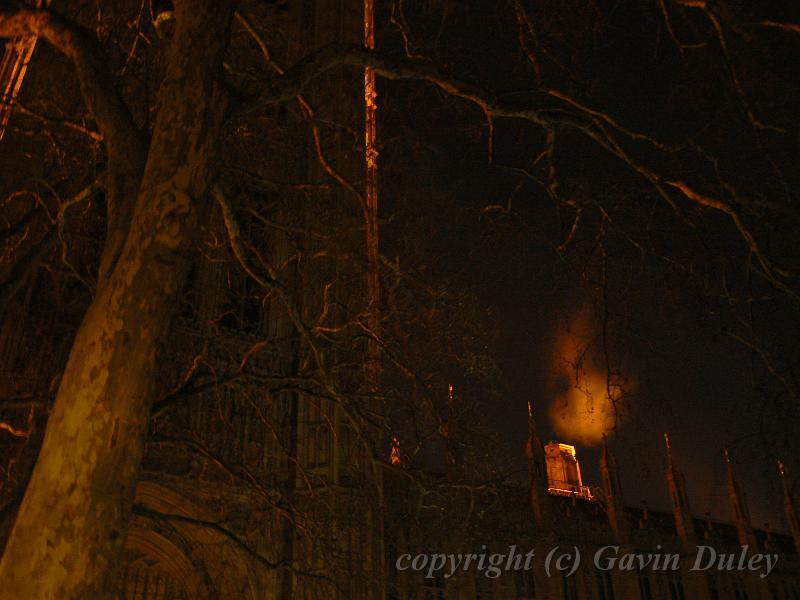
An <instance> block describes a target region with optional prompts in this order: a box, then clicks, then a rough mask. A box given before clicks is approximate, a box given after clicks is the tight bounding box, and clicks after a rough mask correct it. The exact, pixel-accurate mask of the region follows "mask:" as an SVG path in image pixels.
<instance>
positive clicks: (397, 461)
mask: <svg viewBox="0 0 800 600" xmlns="http://www.w3.org/2000/svg"><path fill="white" fill-rule="evenodd" d="M391 461H392V464H393V465H395V466H400V465H401V464H402V462H403V461H402V459H401V458H400V440H399V439H397V438H396V437H393V438H392V455H391Z"/></svg>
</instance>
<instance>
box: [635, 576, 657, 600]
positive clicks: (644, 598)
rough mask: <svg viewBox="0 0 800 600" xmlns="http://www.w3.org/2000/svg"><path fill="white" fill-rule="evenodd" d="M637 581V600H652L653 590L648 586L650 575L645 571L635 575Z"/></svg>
mask: <svg viewBox="0 0 800 600" xmlns="http://www.w3.org/2000/svg"><path fill="white" fill-rule="evenodd" d="M637 578H638V580H639V600H653V588H652V586H651V585H650V575H648V574H647V572H646V571H639V572H638V573H637Z"/></svg>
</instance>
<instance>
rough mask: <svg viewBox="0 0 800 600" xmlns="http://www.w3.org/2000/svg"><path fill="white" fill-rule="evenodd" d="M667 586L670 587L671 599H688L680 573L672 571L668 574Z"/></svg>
mask: <svg viewBox="0 0 800 600" xmlns="http://www.w3.org/2000/svg"><path fill="white" fill-rule="evenodd" d="M667 586H668V587H669V600H686V594H685V593H684V591H683V581H681V574H680V573H678V572H675V571H672V572H670V573H669V574H667Z"/></svg>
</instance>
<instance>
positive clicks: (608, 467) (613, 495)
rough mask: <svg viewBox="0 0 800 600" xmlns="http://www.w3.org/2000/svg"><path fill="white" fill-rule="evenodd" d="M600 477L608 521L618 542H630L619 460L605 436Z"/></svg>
mask: <svg viewBox="0 0 800 600" xmlns="http://www.w3.org/2000/svg"><path fill="white" fill-rule="evenodd" d="M600 476H601V477H602V479H603V491H604V492H605V497H606V511H607V512H608V521H609V523H610V525H611V529H612V530H613V531H614V535H615V536H616V537H617V540H618V541H620V542H622V543H626V542H628V541H629V534H630V531H629V527H628V520H627V519H626V518H625V500H624V498H623V496H622V483H621V482H620V479H619V467H618V465H617V458H616V457H615V456H614V453H613V452H612V451H611V448H609V447H608V440H607V439H606V437H605V436H603V452H602V453H601V454H600Z"/></svg>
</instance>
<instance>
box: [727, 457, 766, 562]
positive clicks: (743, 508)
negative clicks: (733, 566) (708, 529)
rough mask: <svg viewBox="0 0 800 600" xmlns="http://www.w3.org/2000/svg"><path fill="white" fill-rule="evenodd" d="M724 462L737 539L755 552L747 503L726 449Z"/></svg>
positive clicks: (754, 539) (754, 541)
mask: <svg viewBox="0 0 800 600" xmlns="http://www.w3.org/2000/svg"><path fill="white" fill-rule="evenodd" d="M725 462H726V463H727V465H728V498H730V501H731V508H732V509H733V514H734V518H735V519H736V533H737V536H738V538H739V544H741V545H742V546H749V547H750V549H751V552H755V551H756V548H757V547H758V545H757V544H758V543H757V541H756V535H755V532H754V531H753V525H752V523H751V521H750V511H749V510H748V508H747V502H746V499H745V497H744V494H743V493H742V491H741V489H739V484H738V483H737V481H736V476H735V475H734V473H733V463H732V462H731V456H730V453H729V452H728V449H727V448H726V449H725Z"/></svg>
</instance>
